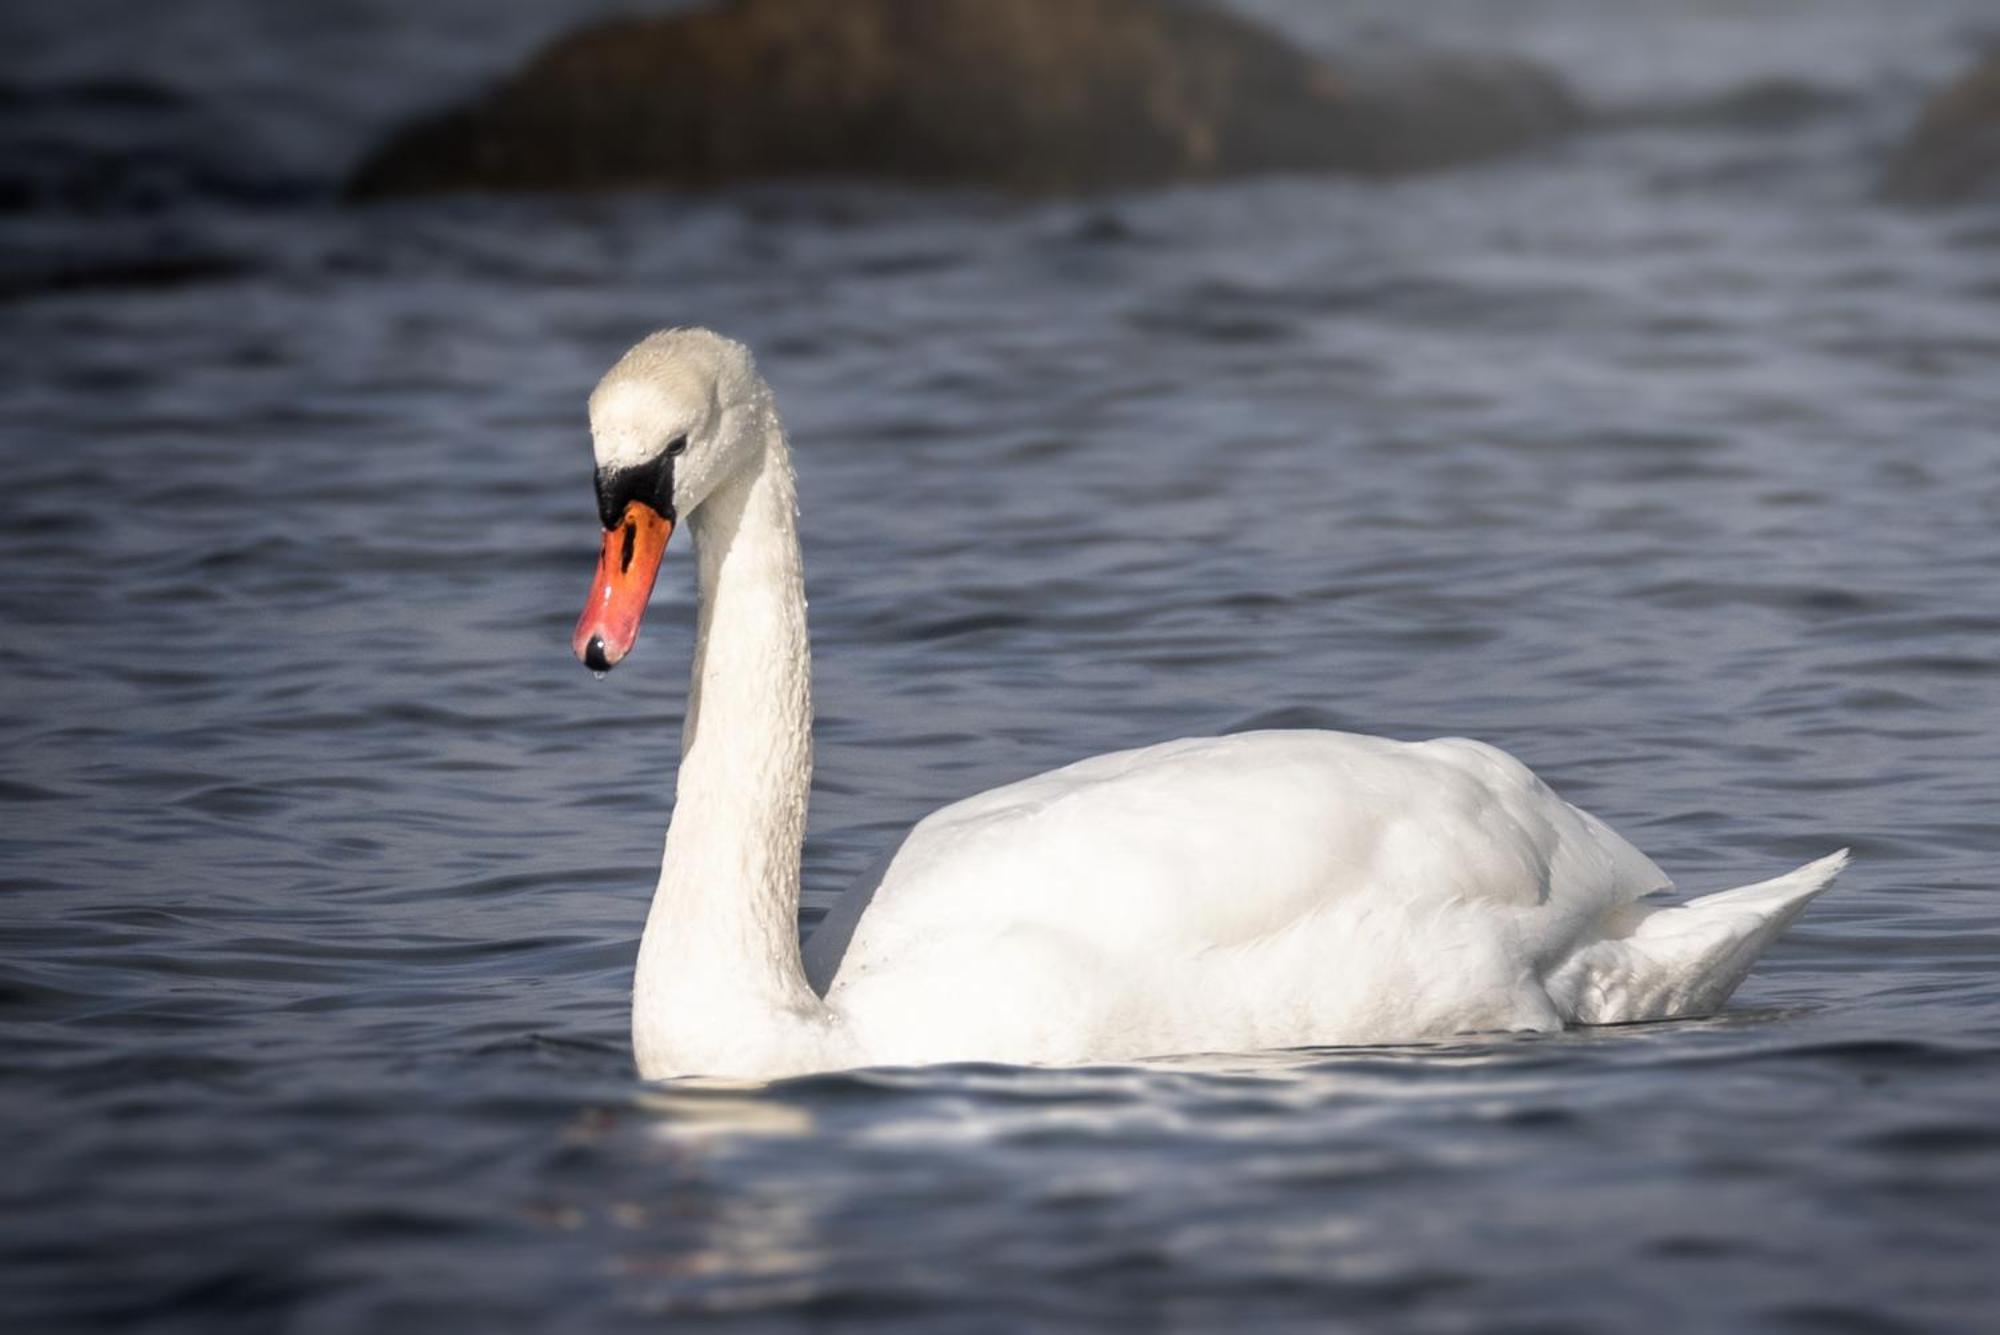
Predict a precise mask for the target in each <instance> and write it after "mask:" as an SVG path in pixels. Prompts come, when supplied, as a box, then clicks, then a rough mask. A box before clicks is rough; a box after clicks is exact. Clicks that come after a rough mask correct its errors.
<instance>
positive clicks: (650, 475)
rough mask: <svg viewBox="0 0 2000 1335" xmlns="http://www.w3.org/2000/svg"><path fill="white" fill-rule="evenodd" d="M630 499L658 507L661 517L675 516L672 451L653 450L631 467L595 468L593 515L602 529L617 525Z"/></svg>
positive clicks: (607, 530)
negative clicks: (595, 503) (595, 485)
mask: <svg viewBox="0 0 2000 1335" xmlns="http://www.w3.org/2000/svg"><path fill="white" fill-rule="evenodd" d="M633 501H644V502H645V503H646V504H648V505H650V506H652V507H653V508H654V509H655V510H658V511H659V512H660V515H661V517H662V518H665V519H672V518H674V517H675V516H674V457H673V455H672V454H670V453H662V454H656V455H654V456H653V457H652V458H650V459H648V460H647V461H646V462H645V463H642V464H635V465H634V466H633V467H631V468H600V469H598V470H597V518H598V520H599V522H601V523H602V524H603V525H604V531H605V532H607V533H609V532H610V531H611V530H612V529H614V528H617V527H618V521H619V520H620V519H623V518H624V517H625V507H626V506H628V505H630V504H631V503H632V502H633Z"/></svg>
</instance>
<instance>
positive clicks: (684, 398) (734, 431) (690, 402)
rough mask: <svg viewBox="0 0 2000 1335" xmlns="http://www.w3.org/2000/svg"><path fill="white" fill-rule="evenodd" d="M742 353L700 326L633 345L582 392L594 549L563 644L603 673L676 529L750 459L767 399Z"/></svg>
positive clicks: (622, 649) (631, 631)
mask: <svg viewBox="0 0 2000 1335" xmlns="http://www.w3.org/2000/svg"><path fill="white" fill-rule="evenodd" d="M769 395H770V391H769V390H768V389H766V388H765V387H764V382H763V380H762V378H761V377H759V376H758V374H757V367H756V364H755V362H754V361H753V360H752V358H751V356H750V350H749V349H748V348H746V347H744V346H743V345H742V344H741V343H737V342H735V341H734V340H732V339H727V338H724V337H722V336H721V335H720V334H715V333H711V332H710V331H708V330H706V329H666V330H662V331H660V332H659V333H657V334H653V335H651V336H650V337H648V338H645V339H643V340H641V341H640V342H639V343H637V344H636V345H634V346H633V347H632V349H631V350H630V351H629V352H627V353H626V354H625V355H624V356H623V357H620V358H619V359H618V363H617V364H616V365H615V366H613V367H612V368H611V369H610V370H609V371H607V372H605V373H604V379H602V380H600V381H598V383H597V388H596V390H594V391H593V392H592V393H591V396H590V438H591V448H592V451H593V453H594V454H595V455H596V461H597V517H598V519H599V521H600V522H601V523H602V524H603V525H604V546H603V550H602V551H601V552H600V553H599V555H598V559H597V576H596V579H595V580H594V581H593V582H592V584H591V587H590V597H589V599H588V600H587V601H586V602H585V604H584V609H583V616H582V617H581V618H579V619H578V621H577V623H576V633H575V635H574V636H573V637H572V638H571V647H572V648H574V649H575V650H576V656H577V657H578V658H580V659H582V660H583V662H584V663H585V664H586V665H588V666H589V667H591V668H593V669H594V670H596V671H599V672H603V671H605V670H607V669H609V668H611V667H612V666H614V665H615V664H616V663H617V662H618V661H619V660H620V659H622V658H624V657H625V655H626V654H627V653H629V652H631V649H632V645H633V642H634V641H636V640H637V639H638V637H639V621H640V618H641V617H643V616H644V615H645V611H646V600H647V599H648V598H649V597H651V596H652V592H653V582H654V580H655V579H657V578H658V576H659V573H660V559H661V557H662V556H663V555H664V554H665V553H666V549H667V539H668V538H669V537H671V536H672V535H673V531H674V527H675V525H677V524H679V523H682V522H684V521H685V520H686V519H687V517H688V516H689V515H690V514H692V513H693V512H694V511H695V510H696V509H698V508H699V507H700V505H701V503H702V502H703V501H705V500H707V499H708V498H709V496H711V495H712V494H714V492H715V491H716V489H717V488H718V487H720V486H721V485H722V484H723V483H724V482H725V481H727V480H728V479H729V478H730V477H732V476H734V475H735V474H736V473H737V472H738V471H740V470H741V469H743V468H745V467H746V466H748V464H749V463H750V462H751V461H752V459H753V458H754V456H755V454H756V451H757V449H758V447H759V443H760V440H761V436H760V434H759V433H758V432H757V431H755V430H753V429H752V428H753V427H754V426H755V425H756V424H757V421H758V419H759V417H760V416H761V415H762V413H763V411H764V410H765V408H766V407H767V405H768V403H769Z"/></svg>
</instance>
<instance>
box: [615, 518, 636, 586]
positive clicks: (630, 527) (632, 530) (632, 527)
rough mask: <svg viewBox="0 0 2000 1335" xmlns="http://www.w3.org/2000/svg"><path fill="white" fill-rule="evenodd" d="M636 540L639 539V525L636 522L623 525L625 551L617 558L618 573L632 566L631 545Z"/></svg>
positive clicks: (622, 572)
mask: <svg viewBox="0 0 2000 1335" xmlns="http://www.w3.org/2000/svg"><path fill="white" fill-rule="evenodd" d="M638 540H639V526H638V525H637V524H627V525H626V526H625V551H624V554H623V555H621V556H620V557H619V558H618V573H619V574H621V575H622V574H624V573H625V572H626V571H628V570H630V569H631V568H632V545H633V544H634V543H636V542H637V541H638Z"/></svg>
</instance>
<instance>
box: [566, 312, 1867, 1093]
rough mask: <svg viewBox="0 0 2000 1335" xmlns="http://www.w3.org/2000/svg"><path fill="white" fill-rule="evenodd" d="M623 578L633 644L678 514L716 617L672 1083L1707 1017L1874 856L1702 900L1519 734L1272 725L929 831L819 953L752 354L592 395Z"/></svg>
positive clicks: (616, 638) (799, 619) (679, 367)
mask: <svg viewBox="0 0 2000 1335" xmlns="http://www.w3.org/2000/svg"><path fill="white" fill-rule="evenodd" d="M590 418H591V431H592V434H593V437H594V441H595V448H596V456H597V465H598V471H597V490H598V507H599V512H600V515H601V517H602V519H603V522H604V526H605V534H604V546H603V553H602V555H601V557H600V561H599V566H598V572H597V581H596V584H595V586H594V587H593V589H592V591H591V596H590V601H589V604H588V606H587V607H586V609H585V611H584V615H583V618H582V620H581V621H580V622H579V623H578V625H577V631H576V650H577V653H578V656H579V657H581V658H582V659H583V660H584V661H585V662H586V663H588V664H590V665H591V666H593V667H595V668H598V669H600V670H602V669H604V668H608V667H609V666H611V665H612V664H614V663H616V662H617V661H618V660H619V659H620V658H622V657H623V656H624V655H625V653H626V651H627V650H629V649H630V648H631V645H632V641H633V639H634V637H635V636H636V635H637V633H638V626H639V617H640V614H641V613H642V612H643V611H644V609H645V603H646V599H647V597H648V595H649V594H650V592H651V589H652V585H653V580H654V577H655V575H656V573H657V571H658V567H659V562H660V556H661V553H662V551H663V550H664V548H665V545H666V540H667V537H668V536H669V535H670V534H671V533H672V531H673V526H674V524H675V522H676V520H677V518H679V519H685V521H686V523H687V524H688V525H689V526H690V527H691V528H692V529H693V530H694V535H693V536H694V543H695V551H696V557H697V561H698V566H699V580H700V589H701V607H700V617H699V625H698V630H697V633H696V639H695V650H694V683H693V689H692V692H691V694H690V696H689V699H688V710H687V718H686V722H685V724H684V727H683V731H682V758H681V766H680V775H679V784H678V796H677V799H676V802H675V806H674V813H673V819H672V822H671V824H670V825H669V827H668V830H667V842H666V853H665V858H664V865H663V867H662V869H661V872H660V881H659V886H658V889H657V890H656V891H655V893H654V896H653V904H652V911H651V913H650V914H649V915H648V917H647V919H646V929H645V936H644V938H643V940H642V941H641V942H640V946H639V965H638V973H637V976H636V978H635V980H634V985H633V995H632V1041H633V1046H634V1048H635V1050H636V1053H637V1057H638V1063H639V1069H640V1072H641V1073H642V1074H643V1075H645V1076H647V1077H649V1078H652V1077H661V1076H672V1075H708V1076H721V1077H733V1078H749V1079H762V1078H771V1077H777V1076H783V1075H791V1074H797V1073H803V1072H809V1071H818V1070H829V1069H838V1068H845V1067H853V1066H861V1065H873V1064H887V1063H894V1064H905V1063H921V1062H937V1061H951V1060H990V1061H1004V1062H1021V1063H1070V1062H1086V1061H1104V1060H1118V1059H1126V1058H1138V1057H1145V1056H1159V1055H1167V1054H1174V1053H1198V1052H1230V1051H1246V1050H1251V1049H1259V1048H1281V1047H1297V1046H1305V1045H1320V1044H1372V1043H1392V1042H1393V1043H1402V1042H1413V1041H1420V1040H1426V1039H1435V1038H1443V1037H1447V1036H1450V1035H1453V1034H1460V1033H1466V1032H1469V1031H1479V1030H1553V1029H1558V1028H1560V1027H1562V1026H1563V1025H1565V1024H1573V1023H1574V1024H1606V1023H1616V1022H1622V1021H1630V1020H1655V1019H1667V1018H1673V1017H1680V1016H1690V1015H1701V1014H1705V1013H1707V1012H1710V1011H1713V1010H1715V1009H1716V1008H1717V1007H1719V1006H1721V1005H1722V1004H1723V1002H1724V1001H1726V1000H1727V999H1728V997H1729V995H1730V993H1731V992H1732V991H1734V990H1735V988H1736V985H1737V984H1738V983H1739V982H1740V981H1741V980H1742V979H1743V976H1744V974H1745V973H1746V972H1748V970H1749V968H1750V965H1751V963H1752V962H1753V961H1754V960H1755V959H1756V957H1757V955H1758V953H1759V952H1760V951H1761V950H1762V949H1763V948H1764V946H1765V944H1766V943H1767V942H1769V941H1770V940H1771V939H1772V938H1773V937H1774V936H1776V935H1777V934H1778V932H1780V931H1781V930H1783V928H1784V927H1785V925H1786V924H1787V923H1789V922H1790V921H1791V920H1792V919H1793V918H1794V917H1795V916H1796V915H1797V914H1798V913H1799V911H1800V910H1801V909H1803V908H1804V907H1805V904H1806V902H1807V901H1808V900H1809V899H1811V898H1812V896H1813V895H1814V894H1815V893H1817V892H1818V891H1819V890H1820V889H1822V888H1823V887H1824V886H1825V885H1826V884H1827V882H1828V881H1829V880H1831V879H1832V877H1833V876H1834V874H1835V873H1836V872H1838V871H1839V870H1840V868H1841V867H1842V866H1843V865H1844V864H1845V862H1846V853H1845V852H1841V853H1836V854H1834V855H1833V856H1831V857H1827V858H1822V859H1821V860H1819V861H1818V862H1814V863H1812V864H1810V865H1808V866H1805V867H1801V868H1799V869H1798V870H1797V871H1794V872H1791V873H1789V874H1788V875H1785V876H1780V877H1778V878H1777V879H1775V880H1771V881H1766V882H1763V883H1762V884H1759V885H1753V886H1746V887H1744V888H1742V889H1738V890H1731V891H1727V892H1725V893H1722V894H1716V895H1710V896H1708V897H1706V898H1703V899H1698V900H1695V901H1693V902H1692V903H1688V904H1683V905H1678V906H1672V905H1655V904H1652V903H1646V902H1642V898H1641V897H1642V896H1647V895H1650V894H1652V893H1653V892H1655V891H1658V890H1663V889H1666V888H1668V886H1669V882H1668V880H1667V878H1666V877H1665V876H1664V875H1663V874H1661V872H1660V870H1659V868H1657V867H1655V866H1654V865H1653V863H1652V862H1651V861H1650V860H1649V859H1647V857H1646V856H1645V855H1644V854H1642V853H1640V852H1639V851H1638V850H1637V849H1635V848H1633V847H1632V846H1631V845H1630V844H1628V843H1626V842H1625V841H1624V840H1623V839H1621V838H1620V837H1619V836H1618V835H1616V834H1614V833H1613V832H1612V831H1611V830H1610V829H1609V828H1607V827H1606V826H1605V825H1603V824H1602V823H1601V822H1599V821H1598V820H1596V819H1595V818H1593V817H1591V816H1589V815H1587V814H1585V813H1584V812H1582V811H1579V810H1577V809H1576V808H1575V807H1572V806H1570V805H1569V804H1568V803H1567V802H1565V801H1563V800H1562V799H1561V798H1559V797H1557V796H1556V795H1555V793H1553V792H1551V791H1550V790H1549V788H1548V787H1547V786H1546V785H1544V784H1543V783H1542V782H1541V781H1540V780H1539V779H1537V778H1536V777H1535V776H1534V775H1533V774H1531V773H1529V772H1528V770H1527V769H1526V768H1525V767H1524V766H1522V765H1521V764H1520V763H1519V762H1518V761H1516V760H1514V759H1513V758H1511V757H1510V756H1507V755H1506V754H1504V753H1502V752H1500V751H1498V750H1495V749H1494V748H1493V747H1490V746H1486V745H1484V744H1482V743H1479V742H1472V741H1465V740H1462V739H1457V738H1450V739H1445V740H1440V741H1429V742H1394V741H1385V740H1382V739H1380V738H1374V737H1359V736H1353V735H1349V734H1344V733H1333V732H1261V733H1246V734H1241V735H1237V736H1229V737H1202V738H1191V739H1188V740H1184V741H1177V742H1167V743H1165V744H1163V745H1159V746H1153V747H1148V748H1145V749H1143V750H1138V751H1124V752H1119V753H1117V754H1115V755H1104V756H1097V757H1095V758H1093V759H1090V760H1084V761H1081V762H1079V763H1077V764H1074V765H1070V766H1067V767H1066V768H1063V769H1059V770H1054V771H1052V772H1050V773H1047V774H1042V775H1038V776H1037V777H1035V778H1031V779H1025V780H1023V781H1021V782H1019V783H1013V784H1009V785H1007V786H1006V787H1003V788H996V789H994V790H993V791H991V792H987V793H982V794H980V795H978V796H976V797H972V798H968V799H966V800H965V801H962V802H957V803H954V804H953V805H951V806H948V807H945V808H944V809H943V810H940V811H937V812H935V813H933V814H932V815H930V816H928V817H926V818H925V819H924V820H922V821H920V822H918V824H917V826H916V828H914V829H913V830H911V831H910V833H909V835H908V836H907V837H906V838H905V839H904V841H903V843H902V846H901V847H900V848H899V849H898V850H897V851H896V852H895V854H894V856H893V857H892V858H891V859H890V860H889V861H888V862H887V863H886V865H885V866H884V867H883V868H882V870H880V872H879V873H878V874H876V875H873V876H870V877H868V878H866V879H865V880H864V881H863V883H861V884H859V885H857V886H856V887H855V889H854V890H852V891H850V892H849V893H848V895H847V896H846V898H845V899H844V900H843V901H841V903H840V904H839V905H837V906H836V907H835V909H834V910H833V912H832V913H831V914H830V915H829V916H828V917H827V919H826V920H825V921H824V922H823V923H822V924H821V925H820V927H819V929H818V931H817V932H816V933H815V935H814V936H813V938H812V940H811V941H810V942H809V943H808V944H807V946H806V948H805V950H804V952H803V954H802V953H801V950H800V947H799V944H798V927H797V923H798V905H799V850H800V844H801V842H802V840H803V837H804V830H805V814H806V793H807V788H808V786H809V784H810V781H811V774H812V703H811V675H810V666H809V662H808V654H807V646H806V605H805V594H804V581H803V577H802V571H801V566H800V558H799V545H798V536H797V529H796V522H795V519H796V501H795V492H794V484H793V478H792V467H791V460H790V456H789V454H788V453H787V449H786V444H785V437H784V432H783V430H782V428H781V427H780V425H779V422H778V416H777V413H776V411H775V409H774V407H773V405H772V401H771V393H770V390H769V388H768V387H767V386H766V385H765V383H764V382H763V380H762V379H761V378H760V377H759V376H758V374H757V372H756V369H755V367H754V365H753V363H752V361H751V357H750V354H749V352H748V351H747V350H746V349H744V348H743V347H742V346H741V345H739V344H737V343H734V342H731V341H729V340H727V339H724V338H722V337H720V336H718V335H716V334H712V333H709V332H708V331H706V330H699V329H682V330H672V331H668V332H664V333H659V334H655V335H653V336H652V337H650V338H648V339H646V340H645V341H643V342H641V343H640V344H639V345H638V346H636V347H634V348H633V349H632V350H631V351H630V352H628V353H627V354H626V355H625V356H624V358H623V359H621V360H620V361H619V362H618V364H617V365H616V366H614V367H613V368H612V369H611V371H610V372H609V373H608V374H607V375H606V376H605V377H604V379H603V381H602V382H601V383H600V384H599V385H598V387H597V390H596V392H595V393H594V394H592V396H591V400H590Z"/></svg>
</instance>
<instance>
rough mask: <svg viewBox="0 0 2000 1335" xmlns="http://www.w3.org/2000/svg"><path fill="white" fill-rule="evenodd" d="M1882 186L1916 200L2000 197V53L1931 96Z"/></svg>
mask: <svg viewBox="0 0 2000 1335" xmlns="http://www.w3.org/2000/svg"><path fill="white" fill-rule="evenodd" d="M1882 189H1883V193H1885V194H1887V195H1888V196H1889V197H1890V198H1892V199H1899V200H1903V201H1906V202H1908V203H1917V204H1927V203H1950V202H1953V201H1956V200H1964V199H1973V198H1978V197H1982V196H1983V197H1987V198H1992V197H1996V196H2000V52H1995V53H1994V54H1993V55H1990V56H1988V57H1987V58H1986V59H1985V60H1984V61H1982V62H1980V63H1979V64H1978V65H1976V66H1974V67H1973V68H1972V70H1971V71H1970V72H1969V73H1967V74H1966V75H1965V76H1964V77H1963V78H1961V79H1959V80H1958V81H1957V82H1956V83H1954V84H1952V85H1951V86H1950V87H1948V88H1946V89H1945V90H1944V91H1943V92H1942V93H1939V94H1938V95H1937V96H1936V97H1934V98H1932V99H1931V101H1930V104H1929V105H1928V106H1926V107H1925V108H1924V114H1923V117H1922V118H1921V119H1920V120H1919V121H1918V122H1917V126H1916V128H1915V129H1914V130H1912V131H1911V132H1910V135H1909V137H1908V138H1907V139H1905V140H1904V141H1903V144H1902V146H1901V147H1900V148H1899V149H1897V150H1896V155H1895V157H1894V158H1892V159H1891V160H1890V162H1889V170H1888V173H1887V175H1886V176H1885V177H1884V178H1883V182H1882Z"/></svg>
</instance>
